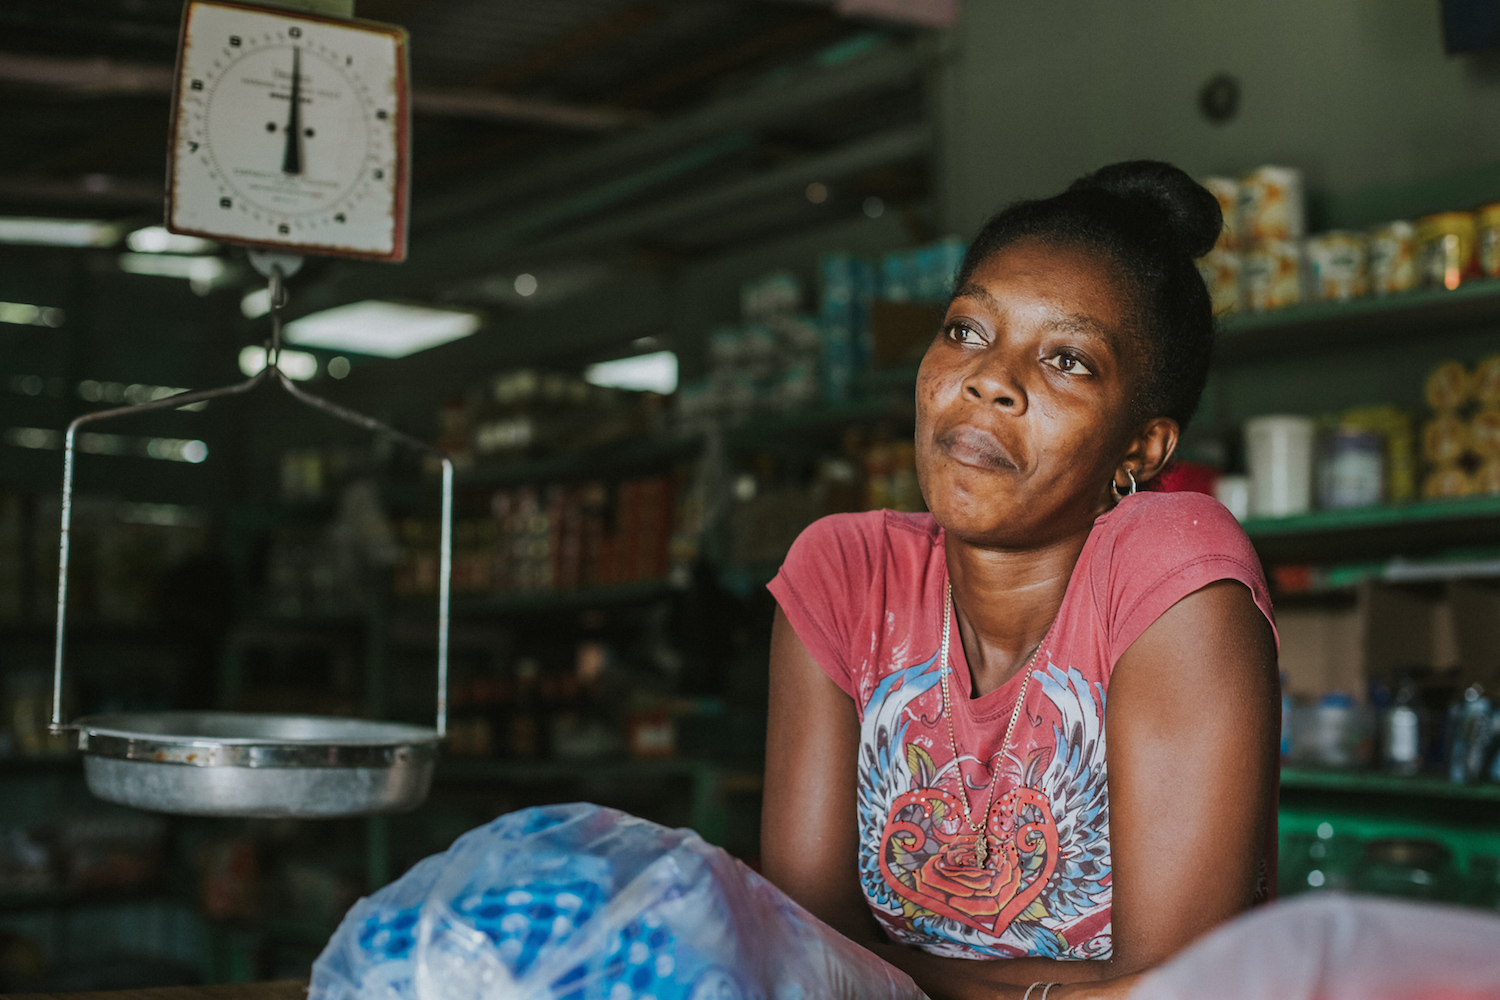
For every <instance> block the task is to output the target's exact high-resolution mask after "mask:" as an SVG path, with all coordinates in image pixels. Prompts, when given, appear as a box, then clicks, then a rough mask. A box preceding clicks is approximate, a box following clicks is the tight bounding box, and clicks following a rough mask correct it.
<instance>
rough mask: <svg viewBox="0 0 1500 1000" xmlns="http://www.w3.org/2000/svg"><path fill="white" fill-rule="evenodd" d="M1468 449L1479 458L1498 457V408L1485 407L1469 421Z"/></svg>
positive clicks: (1499, 445) (1499, 420)
mask: <svg viewBox="0 0 1500 1000" xmlns="http://www.w3.org/2000/svg"><path fill="white" fill-rule="evenodd" d="M1469 450H1470V451H1472V452H1473V453H1474V454H1476V455H1478V456H1479V457H1480V458H1500V409H1495V408H1494V407H1485V408H1484V409H1482V410H1480V411H1479V412H1478V413H1476V414H1474V419H1473V420H1470V421H1469Z"/></svg>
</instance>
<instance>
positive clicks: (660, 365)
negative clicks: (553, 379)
mask: <svg viewBox="0 0 1500 1000" xmlns="http://www.w3.org/2000/svg"><path fill="white" fill-rule="evenodd" d="M583 379H584V381H585V382H589V383H592V384H593V385H603V386H609V387H610V388H613V389H637V390H641V391H647V392H659V393H661V394H662V395H667V394H668V393H672V392H676V391H677V355H675V354H673V353H672V352H671V351H654V352H652V353H651V354H637V355H636V356H635V357H633V358H620V359H619V360H617V361H601V362H599V363H598V364H596V365H589V366H588V367H587V368H585V369H584V370H583Z"/></svg>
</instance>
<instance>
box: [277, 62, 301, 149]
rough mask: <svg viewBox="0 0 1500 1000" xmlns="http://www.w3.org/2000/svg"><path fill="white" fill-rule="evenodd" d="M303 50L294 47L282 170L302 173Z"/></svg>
mask: <svg viewBox="0 0 1500 1000" xmlns="http://www.w3.org/2000/svg"><path fill="white" fill-rule="evenodd" d="M301 57H302V52H301V50H300V49H298V48H297V47H296V46H293V47H292V99H291V102H290V103H291V109H290V110H289V111H288V112H287V116H286V151H285V152H284V153H283V154H282V157H281V172H282V173H284V174H300V173H302V136H301V132H302V58H301Z"/></svg>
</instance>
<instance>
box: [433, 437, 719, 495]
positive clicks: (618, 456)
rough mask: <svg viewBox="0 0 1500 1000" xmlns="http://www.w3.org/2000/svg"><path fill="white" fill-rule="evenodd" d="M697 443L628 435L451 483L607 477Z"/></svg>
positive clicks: (667, 459) (665, 460)
mask: <svg viewBox="0 0 1500 1000" xmlns="http://www.w3.org/2000/svg"><path fill="white" fill-rule="evenodd" d="M701 443H702V442H701V441H700V440H699V439H698V438H696V437H668V436H665V435H662V436H651V437H637V438H629V439H626V440H623V441H616V442H614V443H612V444H609V445H606V446H603V447H599V448H590V449H587V450H585V451H577V452H564V453H562V454H558V455H549V456H547V457H545V458H523V459H513V460H511V461H509V462H503V463H496V464H494V465H492V466H490V467H488V468H479V469H476V470H474V471H473V472H466V473H463V474H461V475H459V476H457V477H455V483H454V485H455V486H457V487H458V488H460V489H463V488H466V487H482V486H495V487H499V486H508V485H516V484H520V483H541V482H557V481H560V480H566V479H592V478H595V477H601V476H602V477H609V476H611V475H612V474H614V473H620V472H625V471H629V470H634V469H646V468H649V467H651V466H663V465H668V464H670V463H671V462H673V461H675V460H676V459H679V458H683V457H685V456H687V455H690V454H692V453H693V452H694V451H696V450H697V449H698V447H699V446H700V445H701Z"/></svg>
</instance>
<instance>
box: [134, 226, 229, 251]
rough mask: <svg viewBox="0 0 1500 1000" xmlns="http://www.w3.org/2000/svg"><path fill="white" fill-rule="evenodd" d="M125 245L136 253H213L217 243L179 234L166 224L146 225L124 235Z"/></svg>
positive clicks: (216, 248) (217, 246)
mask: <svg viewBox="0 0 1500 1000" xmlns="http://www.w3.org/2000/svg"><path fill="white" fill-rule="evenodd" d="M125 245H126V246H128V247H129V248H130V249H132V250H134V251H136V252H137V253H214V252H215V251H217V250H218V249H219V245H218V244H217V243H215V242H214V241H213V240H203V239H199V238H198V237H196V236H181V235H179V234H177V233H174V232H171V231H170V230H168V229H167V227H166V226H146V227H145V228H144V229H137V230H136V231H135V232H133V233H131V234H130V235H129V236H127V237H125Z"/></svg>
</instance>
